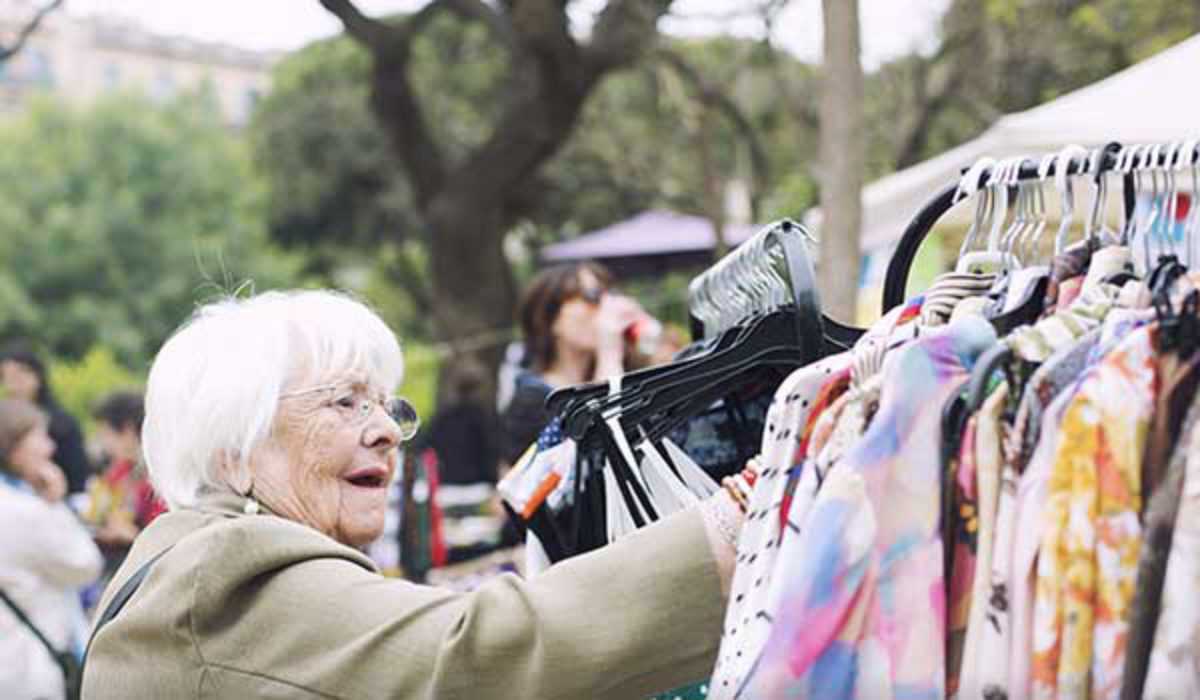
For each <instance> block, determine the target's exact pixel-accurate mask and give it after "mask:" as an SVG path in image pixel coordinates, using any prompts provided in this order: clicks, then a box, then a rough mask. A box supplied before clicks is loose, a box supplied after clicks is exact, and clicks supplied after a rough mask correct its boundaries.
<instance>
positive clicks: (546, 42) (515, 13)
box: [510, 0, 579, 79]
mask: <svg viewBox="0 0 1200 700" xmlns="http://www.w3.org/2000/svg"><path fill="white" fill-rule="evenodd" d="M510 12H511V15H512V26H513V29H514V30H515V36H516V40H517V42H518V43H519V44H520V46H521V47H522V48H523V49H524V50H525V51H526V52H528V54H529V55H530V56H531V57H533V58H534V59H535V60H536V61H537V62H538V64H539V65H538V68H539V72H541V73H542V74H543V75H547V76H549V77H551V78H552V79H557V76H556V74H557V73H560V72H569V71H570V70H571V67H573V66H576V65H578V63H579V45H578V44H576V43H575V38H574V37H572V36H571V32H570V28H569V26H568V20H567V10H566V7H565V6H564V3H562V2H561V0H519V1H518V2H515V3H513V7H512V10H510Z"/></svg>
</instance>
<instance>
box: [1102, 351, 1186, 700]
mask: <svg viewBox="0 0 1200 700" xmlns="http://www.w3.org/2000/svg"><path fill="white" fill-rule="evenodd" d="M1198 359H1200V358H1198ZM1174 360H1175V358H1173V357H1170V358H1164V362H1163V364H1164V365H1171V364H1175V362H1174ZM1196 369H1197V362H1196V359H1193V360H1192V361H1189V362H1186V363H1183V364H1182V366H1181V367H1180V368H1179V369H1178V370H1177V371H1175V372H1171V368H1170V367H1166V368H1165V369H1164V374H1166V373H1169V372H1170V373H1171V376H1170V379H1168V380H1167V381H1164V382H1163V384H1164V386H1163V390H1162V395H1161V396H1160V397H1159V406H1158V409H1157V410H1156V411H1155V415H1154V422H1156V423H1158V422H1159V421H1160V420H1161V417H1162V415H1163V414H1171V415H1170V416H1169V417H1170V418H1178V416H1179V415H1180V414H1181V413H1182V414H1185V415H1184V416H1183V418H1182V420H1180V421H1179V423H1181V424H1180V425H1177V426H1176V428H1177V429H1176V432H1175V434H1174V435H1172V436H1171V440H1170V442H1171V443H1172V444H1173V445H1174V446H1175V447H1174V449H1173V450H1172V451H1171V452H1170V454H1169V456H1168V459H1167V462H1168V463H1167V465H1166V468H1165V472H1166V475H1165V477H1164V478H1163V479H1162V483H1160V484H1159V485H1158V487H1157V488H1155V489H1154V491H1153V494H1154V495H1153V496H1151V498H1150V502H1149V505H1148V506H1147V507H1146V515H1145V518H1144V521H1143V529H1144V530H1145V538H1144V539H1143V541H1142V551H1141V553H1140V554H1139V558H1138V573H1137V591H1136V593H1135V595H1134V601H1133V611H1132V615H1131V619H1130V622H1129V627H1130V631H1129V648H1128V650H1127V651H1126V653H1125V675H1124V679H1123V681H1122V685H1123V687H1122V690H1121V697H1122V698H1130V699H1135V698H1140V697H1142V691H1143V690H1144V685H1145V682H1146V671H1147V669H1148V668H1149V666H1150V654H1151V650H1152V647H1153V644H1154V636H1155V629H1156V627H1157V625H1158V620H1159V613H1160V612H1161V604H1162V596H1163V585H1164V582H1165V579H1166V573H1167V561H1168V558H1169V557H1170V555H1171V546H1172V543H1173V541H1174V536H1175V519H1176V518H1177V517H1178V514H1179V505H1180V501H1181V499H1182V497H1183V480H1184V477H1185V475H1186V471H1187V460H1188V450H1187V446H1188V445H1191V444H1192V440H1193V433H1194V432H1195V427H1196V423H1197V421H1198V420H1200V403H1198V402H1196V401H1195V389H1196V386H1195V379H1196V377H1197V372H1196ZM1176 398H1186V399H1187V401H1188V404H1190V408H1189V407H1188V406H1184V407H1183V409H1182V411H1180V410H1177V406H1173V405H1172V404H1173V403H1175V402H1174V401H1173V399H1176ZM1153 434H1154V431H1151V435H1152V436H1153ZM1153 452H1154V450H1151V449H1147V450H1146V456H1147V462H1152V461H1154V459H1155V456H1154V455H1153Z"/></svg>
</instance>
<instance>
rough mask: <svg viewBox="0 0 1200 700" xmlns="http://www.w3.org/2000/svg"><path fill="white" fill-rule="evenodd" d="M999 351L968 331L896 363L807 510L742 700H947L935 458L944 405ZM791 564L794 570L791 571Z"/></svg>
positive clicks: (950, 331) (962, 325)
mask: <svg viewBox="0 0 1200 700" xmlns="http://www.w3.org/2000/svg"><path fill="white" fill-rule="evenodd" d="M995 342H996V335H995V331H994V330H993V329H992V327H991V326H990V324H988V323H987V322H986V321H984V320H982V319H976V318H967V319H964V320H962V321H960V322H955V323H952V324H951V325H950V326H948V327H946V328H945V329H944V330H942V331H937V332H934V333H931V334H930V335H928V336H927V337H924V338H922V339H920V340H918V341H916V342H915V343H912V344H910V345H908V346H906V347H904V348H903V349H900V350H897V351H895V354H894V356H892V357H889V361H888V363H887V366H886V368H885V372H884V380H883V382H884V383H883V388H882V391H881V396H880V406H879V410H878V412H877V413H876V414H875V416H874V418H873V420H872V422H871V425H870V427H869V428H868V429H867V432H866V434H865V435H864V436H863V438H862V439H861V440H860V441H859V443H858V444H857V445H855V446H854V448H853V449H852V450H850V451H849V452H848V453H847V454H846V456H845V457H844V458H843V459H842V460H841V461H840V462H839V463H838V464H836V465H835V466H834V467H833V469H832V470H831V471H830V473H829V474H827V475H825V478H824V483H823V485H822V486H821V488H820V491H819V492H818V493H817V496H816V498H815V500H814V502H813V503H812V505H811V507H810V508H809V512H808V513H807V518H806V519H805V522H804V524H803V525H802V526H801V528H800V533H799V535H798V545H799V546H797V548H796V549H797V557H796V558H795V559H790V558H789V559H788V560H786V561H787V564H788V575H787V576H786V577H785V580H786V581H787V584H786V588H785V590H784V592H783V594H782V597H783V600H784V603H785V604H783V605H781V606H780V609H779V611H778V615H777V616H776V617H775V618H774V625H773V626H772V629H771V635H770V638H769V640H768V642H767V645H766V647H765V648H764V650H763V654H762V656H761V658H760V659H759V661H758V663H757V664H756V666H755V667H754V669H753V670H752V672H751V673H750V674H749V676H748V678H747V679H746V681H745V684H744V686H743V687H742V689H741V691H740V693H739V697H745V698H782V697H787V698H793V697H796V698H803V697H813V698H828V697H839V698H864V699H866V698H871V699H872V700H874V699H876V698H931V699H932V698H940V697H942V696H943V695H944V691H945V658H944V656H945V654H944V642H945V628H946V625H945V618H946V593H945V583H944V579H943V555H942V540H941V533H940V528H939V521H940V510H941V499H940V495H939V493H938V491H939V490H938V489H935V488H930V485H931V484H936V483H938V481H939V479H940V475H939V471H940V469H941V466H940V464H939V460H938V459H936V457H931V455H937V454H938V450H939V443H940V438H941V434H940V431H941V413H942V407H943V406H944V405H945V403H946V400H947V399H948V398H949V397H950V396H951V395H952V394H953V393H954V392H956V391H958V390H959V389H960V388H961V386H962V385H963V383H964V382H965V381H966V379H967V377H968V376H969V372H970V368H971V366H972V364H973V362H974V360H975V358H976V357H977V356H978V355H979V353H981V352H982V351H983V350H985V349H986V348H988V347H990V346H992V345H994V344H995ZM781 561H783V560H781Z"/></svg>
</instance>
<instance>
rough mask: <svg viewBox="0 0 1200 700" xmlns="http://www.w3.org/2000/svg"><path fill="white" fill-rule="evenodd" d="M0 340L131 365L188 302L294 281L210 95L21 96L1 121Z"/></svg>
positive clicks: (240, 149) (241, 153) (254, 183)
mask: <svg viewBox="0 0 1200 700" xmlns="http://www.w3.org/2000/svg"><path fill="white" fill-rule="evenodd" d="M0 182H2V183H4V185H3V187H2V188H0V260H3V261H4V262H5V274H4V275H0V337H5V338H11V337H17V336H20V337H26V338H29V339H31V340H32V341H34V342H35V343H37V344H40V345H42V346H43V347H44V348H45V349H47V350H49V351H50V352H52V353H53V354H55V355H57V356H59V357H64V358H71V359H78V358H81V357H83V356H84V355H85V353H87V351H88V350H89V349H90V348H92V347H93V346H104V347H107V348H110V349H111V350H112V351H113V352H114V353H115V354H116V357H117V358H118V359H119V360H120V361H121V362H122V363H124V364H125V365H126V366H127V367H132V368H142V367H144V366H145V364H146V362H147V361H148V359H149V358H150V357H151V356H152V355H153V353H154V351H155V350H156V349H157V347H158V345H159V344H161V343H162V342H163V340H165V339H166V337H167V335H168V334H169V333H170V332H171V330H172V329H174V328H175V326H177V325H178V324H179V323H180V322H181V321H182V320H183V319H184V318H186V317H187V315H188V314H189V313H190V311H191V310H192V309H193V308H194V307H195V305H196V304H197V303H198V302H201V301H205V300H208V299H211V298H214V297H216V296H218V295H220V294H223V293H229V292H232V291H234V290H235V289H236V288H237V287H238V286H239V285H240V284H241V283H242V282H244V281H247V280H249V281H253V283H254V284H255V285H256V286H257V287H258V288H266V287H273V286H279V285H288V284H293V283H294V282H295V281H296V280H297V279H298V277H297V275H296V270H297V266H296V265H295V263H294V262H293V261H292V259H291V257H289V256H285V255H282V254H281V253H279V252H278V251H277V250H274V249H272V247H271V246H270V245H269V243H268V241H267V236H266V226H265V216H264V209H263V206H262V203H263V188H262V186H261V185H260V184H259V181H258V180H257V179H256V178H255V176H254V174H253V172H252V169H251V167H250V163H249V159H248V157H247V152H246V149H245V147H244V145H243V144H242V142H241V141H240V139H239V137H237V136H236V135H235V134H233V133H231V132H230V131H229V130H228V129H227V128H226V127H225V126H224V125H223V124H222V122H221V119H220V116H219V113H218V111H217V110H216V108H215V105H214V102H213V100H212V99H211V96H205V95H193V96H189V97H183V98H180V99H179V100H177V101H176V102H174V103H171V104H168V105H165V106H156V105H154V104H152V103H149V102H147V101H146V100H144V99H142V98H138V97H133V96H120V97H112V98H106V99H103V100H101V101H100V102H98V103H96V104H95V105H93V106H91V107H87V108H72V107H67V106H64V105H63V104H61V103H59V102H55V101H50V100H44V101H39V102H36V103H35V104H33V105H32V106H31V107H30V108H29V109H28V111H27V112H25V113H24V114H22V115H19V116H17V117H15V118H14V119H11V120H7V121H4V122H2V123H0Z"/></svg>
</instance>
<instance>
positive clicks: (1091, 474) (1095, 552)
mask: <svg viewBox="0 0 1200 700" xmlns="http://www.w3.org/2000/svg"><path fill="white" fill-rule="evenodd" d="M1156 368H1157V362H1156V357H1155V343H1154V328H1153V327H1147V328H1142V329H1140V330H1138V331H1135V332H1133V333H1131V334H1130V335H1129V336H1128V337H1127V338H1126V339H1125V340H1124V341H1123V342H1122V343H1121V344H1120V345H1119V346H1118V347H1117V348H1116V349H1115V350H1113V351H1112V352H1111V353H1109V354H1108V355H1107V356H1106V357H1105V359H1104V360H1103V362H1101V364H1100V365H1098V366H1097V367H1095V368H1094V370H1093V371H1091V372H1089V374H1088V376H1087V377H1086V378H1085V379H1084V380H1083V382H1082V383H1081V385H1080V388H1079V391H1078V392H1077V393H1076V394H1075V397H1074V399H1073V400H1072V402H1071V404H1070V406H1068V408H1067V410H1066V413H1065V414H1064V416H1063V422H1062V426H1061V432H1062V436H1061V440H1060V441H1059V446H1058V451H1057V454H1056V457H1055V464H1054V468H1053V469H1052V470H1051V473H1050V478H1049V480H1048V482H1047V512H1046V516H1047V517H1046V522H1045V527H1044V530H1043V536H1042V545H1041V556H1040V557H1039V559H1038V573H1037V600H1036V609H1035V617H1034V655H1033V697H1034V698H1085V697H1097V698H1116V697H1119V694H1120V690H1121V676H1122V671H1123V667H1124V664H1123V661H1124V657H1123V656H1122V655H1123V653H1124V650H1125V645H1126V643H1127V637H1128V631H1129V629H1128V621H1129V612H1130V609H1131V607H1132V599H1133V590H1134V576H1135V574H1136V571H1137V560H1138V551H1139V548H1140V546H1141V525H1140V523H1139V515H1140V513H1141V508H1142V504H1141V497H1142V495H1141V459H1142V451H1143V449H1144V447H1145V437H1146V432H1147V426H1148V424H1149V415H1150V412H1151V410H1152V409H1153V406H1154V396H1155V393H1154V392H1155V388H1156V385H1155V382H1156V379H1157V372H1156ZM1113 397H1120V401H1114V400H1113Z"/></svg>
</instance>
